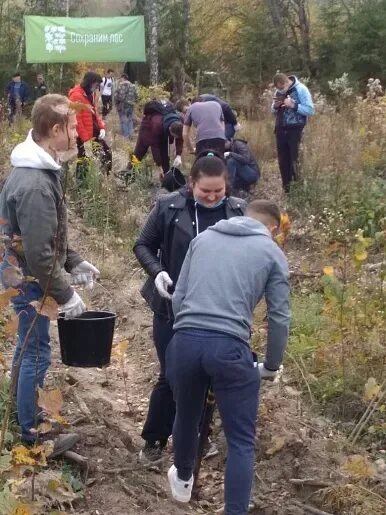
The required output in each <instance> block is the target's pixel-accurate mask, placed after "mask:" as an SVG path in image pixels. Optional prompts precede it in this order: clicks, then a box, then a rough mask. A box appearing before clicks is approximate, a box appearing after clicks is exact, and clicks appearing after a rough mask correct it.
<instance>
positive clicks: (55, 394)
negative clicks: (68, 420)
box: [38, 388, 63, 415]
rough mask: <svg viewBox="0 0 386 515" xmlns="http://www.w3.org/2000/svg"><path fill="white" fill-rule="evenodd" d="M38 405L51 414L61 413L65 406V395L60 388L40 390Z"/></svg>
mask: <svg viewBox="0 0 386 515" xmlns="http://www.w3.org/2000/svg"><path fill="white" fill-rule="evenodd" d="M38 406H39V407H40V408H42V409H43V410H44V411H45V412H47V413H48V414H49V415H59V413H60V410H61V409H62V406H63V396H62V392H61V391H60V390H59V389H57V388H56V389H54V390H43V389H42V388H39V390H38Z"/></svg>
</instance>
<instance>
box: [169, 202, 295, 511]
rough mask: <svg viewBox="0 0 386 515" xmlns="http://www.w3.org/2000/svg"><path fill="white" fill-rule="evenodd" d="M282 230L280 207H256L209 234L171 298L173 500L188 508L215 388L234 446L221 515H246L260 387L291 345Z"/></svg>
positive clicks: (196, 246) (195, 245) (192, 251)
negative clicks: (256, 345) (255, 343)
mask: <svg viewBox="0 0 386 515" xmlns="http://www.w3.org/2000/svg"><path fill="white" fill-rule="evenodd" d="M279 226H280V211H279V208H278V207H277V206H276V205H275V204H273V203H272V202H269V201H266V200H265V201H264V200H255V201H253V202H252V203H251V204H249V205H248V207H247V211H246V216H245V217H235V218H231V219H230V220H221V221H220V222H218V223H217V224H216V225H214V226H212V227H209V228H208V230H207V231H205V232H204V233H202V234H199V235H198V236H197V237H196V238H195V239H194V240H193V241H192V242H191V244H190V246H189V250H188V252H187V254H186V258H185V261H184V264H183V266H182V269H181V273H180V276H179V279H178V281H177V285H176V289H175V292H174V294H173V298H172V304H173V313H174V317H175V322H174V326H173V329H174V331H175V335H174V337H173V339H172V341H171V342H170V344H169V347H168V349H167V351H166V377H167V379H168V381H169V383H170V386H171V388H172V391H173V395H174V400H175V401H176V418H175V422H174V427H173V449H174V464H173V465H172V466H171V467H170V469H169V471H168V479H169V483H170V487H171V492H172V495H173V497H174V499H176V500H177V501H180V502H189V500H190V497H191V491H192V486H193V469H194V464H195V460H196V455H197V447H198V435H199V423H200V419H201V416H202V412H203V407H204V403H205V397H206V394H207V391H208V388H209V386H210V385H211V386H212V389H213V392H214V395H215V397H216V401H217V405H218V408H219V412H220V416H221V420H222V424H223V428H224V432H225V437H226V439H227V444H228V457H227V462H226V472H225V491H224V495H225V511H224V514H225V515H246V514H247V513H248V505H249V499H250V493H251V487H252V479H253V469H254V463H255V434H256V416H257V406H258V392H259V384H260V379H261V378H268V377H270V378H274V377H275V376H276V374H277V371H278V370H279V368H280V366H281V363H282V360H283V354H284V350H285V347H286V345H287V339H288V330H289V320H290V312H289V283H288V265H287V260H286V258H285V256H284V254H283V252H282V251H281V249H280V248H279V247H278V245H277V244H276V243H275V242H274V241H273V239H272V234H273V233H275V231H276V230H277V229H278V228H279ZM263 296H265V301H266V303H267V308H268V342H267V352H266V357H265V361H264V363H260V364H259V366H258V367H257V368H255V367H254V360H253V356H252V351H251V349H250V347H249V340H250V334H251V324H252V317H253V311H254V309H255V307H256V305H257V304H258V303H259V302H260V301H261V299H262V298H263Z"/></svg>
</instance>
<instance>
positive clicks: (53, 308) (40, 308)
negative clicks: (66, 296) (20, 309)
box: [30, 297, 59, 320]
mask: <svg viewBox="0 0 386 515" xmlns="http://www.w3.org/2000/svg"><path fill="white" fill-rule="evenodd" d="M30 305H31V306H33V307H34V308H35V309H36V311H37V312H38V313H39V314H40V315H43V316H46V317H48V318H49V319H50V320H56V319H57V318H58V309H59V306H58V303H57V302H56V300H55V299H53V298H52V297H46V298H45V299H44V302H41V301H40V300H34V301H32V302H30Z"/></svg>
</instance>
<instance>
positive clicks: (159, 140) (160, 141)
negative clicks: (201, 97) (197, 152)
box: [134, 113, 184, 166]
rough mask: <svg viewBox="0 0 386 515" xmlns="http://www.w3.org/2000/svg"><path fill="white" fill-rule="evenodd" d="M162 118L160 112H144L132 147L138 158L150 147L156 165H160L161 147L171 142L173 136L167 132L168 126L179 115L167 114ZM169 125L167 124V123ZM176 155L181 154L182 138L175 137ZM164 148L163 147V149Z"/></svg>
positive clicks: (178, 117)
mask: <svg viewBox="0 0 386 515" xmlns="http://www.w3.org/2000/svg"><path fill="white" fill-rule="evenodd" d="M166 117H167V119H166V120H164V115H163V114H161V113H152V114H145V115H144V116H143V117H142V120H141V125H140V127H139V133H138V138H137V143H136V145H135V149H134V155H135V156H136V157H137V158H138V159H139V160H142V158H143V157H144V156H145V155H146V152H147V151H148V148H149V147H151V150H152V154H153V158H154V162H155V164H156V165H157V166H161V165H162V154H163V152H162V148H163V147H165V146H166V147H167V145H168V143H170V144H172V143H173V142H174V138H173V137H172V136H170V134H169V126H170V124H171V123H173V122H174V121H177V120H180V121H182V119H181V117H180V116H178V115H173V116H172V115H171V114H167V115H166V116H165V118H166ZM168 122H170V123H169V125H167V123H168ZM175 144H176V155H178V156H180V155H181V154H182V149H183V144H184V140H183V139H182V138H176V140H175ZM164 150H165V149H164Z"/></svg>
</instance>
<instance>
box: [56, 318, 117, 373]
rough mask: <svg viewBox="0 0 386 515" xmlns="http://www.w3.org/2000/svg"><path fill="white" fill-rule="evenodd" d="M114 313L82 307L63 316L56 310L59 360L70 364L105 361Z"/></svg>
mask: <svg viewBox="0 0 386 515" xmlns="http://www.w3.org/2000/svg"><path fill="white" fill-rule="evenodd" d="M116 318H117V315H116V314H115V313H110V312H109V311H86V312H85V313H83V314H82V315H80V317H77V318H71V319H69V320H65V318H64V313H59V318H58V331H59V342H60V353H61V355H62V361H63V363H64V364H65V365H68V366H70V367H98V368H100V367H104V366H106V365H109V363H110V358H111V346H112V344H113V335H114V325H115V319H116Z"/></svg>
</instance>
